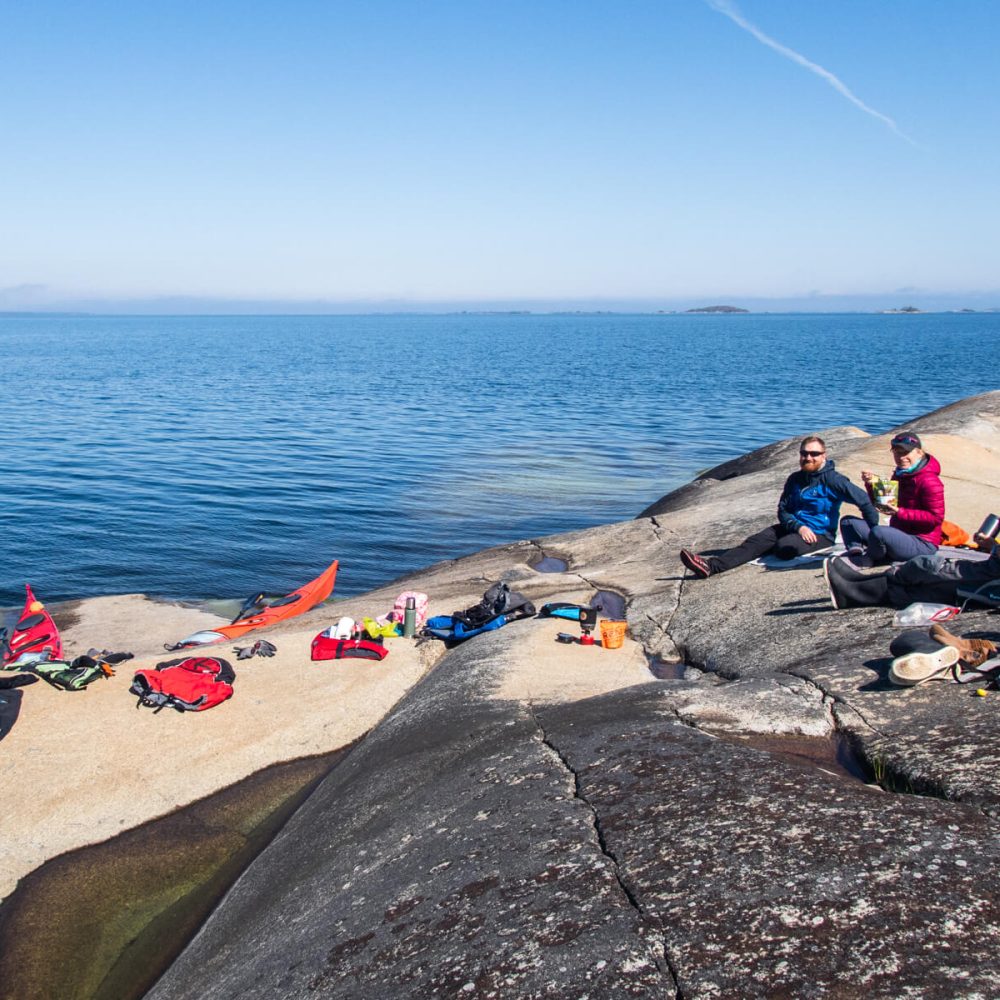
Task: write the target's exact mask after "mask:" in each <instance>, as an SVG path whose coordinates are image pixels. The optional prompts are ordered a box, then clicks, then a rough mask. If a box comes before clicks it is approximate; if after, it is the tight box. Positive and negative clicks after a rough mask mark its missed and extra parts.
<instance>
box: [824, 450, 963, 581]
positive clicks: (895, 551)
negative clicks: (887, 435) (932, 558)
mask: <svg viewBox="0 0 1000 1000" xmlns="http://www.w3.org/2000/svg"><path fill="white" fill-rule="evenodd" d="M890 448H891V449H892V458H893V461H894V462H895V463H896V468H895V471H894V472H893V474H892V478H893V479H895V480H896V482H897V483H898V484H899V499H898V504H897V505H896V506H893V505H891V504H876V507H877V508H878V509H879V510H880V511H882V513H884V514H890V515H891V517H890V518H889V523H888V525H878V526H877V527H874V528H869V526H868V525H867V524H866V523H865V522H864V521H863V520H861V518H857V517H845V518H843V519H842V520H841V522H840V533H841V536H842V537H843V539H844V545H846V546H847V554H848V557H849V558H850V559H851V561H852V562H853V563H854V564H855V565H858V566H877V565H879V564H881V563H890V562H904V561H905V560H907V559H912V558H913V557H914V556H924V555H929V554H931V553H932V552H936V551H937V547H938V546H939V545H940V544H941V523H942V522H943V521H944V483H942V482H941V465H940V463H939V462H938V460H937V459H936V458H935V457H934V456H933V455H928V454H927V452H925V451H924V449H923V445H922V444H921V442H920V438H919V437H917V435H916V434H913V433H912V432H910V431H904V432H903V433H902V434H897V435H896V436H895V437H894V438H893V439H892V443H891V444H890ZM861 478H862V479H863V480H864V484H865V487H866V489H867V490H868V495H869V496H871V497H872V499H873V500H874V499H875V495H874V491H873V489H872V480H873V479H874V478H875V474H874V473H873V472H870V471H869V470H868V469H865V470H864V471H863V472H862V473H861Z"/></svg>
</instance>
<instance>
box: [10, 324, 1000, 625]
mask: <svg viewBox="0 0 1000 1000" xmlns="http://www.w3.org/2000/svg"><path fill="white" fill-rule="evenodd" d="M998 333H1000V315H990V314H983V315H980V314H976V315H930V314H927V315H916V316H873V315H835V316H831V315H738V316H634V315H580V316H576V315H557V316H542V315H539V316H531V315H448V316H424V315H389V316H331V317H328V316H324V317H297V316H296V317H287V316H266V317H190V316H184V317H134V316H130V317H119V316H115V317H107V316H86V317H69V316H65V317H52V316H37V317H17V316H7V317H0V370H2V374H3V384H4V392H3V396H2V399H0V418H2V426H3V427H4V428H5V433H4V435H3V439H4V448H3V480H2V481H3V492H2V497H0V505H2V506H0V510H2V526H0V555H2V558H0V604H3V605H17V604H20V602H21V600H22V597H23V590H22V586H23V583H24V582H25V581H29V582H30V583H31V584H32V585H33V587H34V588H35V590H36V591H37V593H38V595H39V596H41V597H42V598H43V599H44V600H47V601H55V600H62V599H67V598H74V597H84V596H93V595H98V594H111V593H128V592H144V593H148V594H151V595H156V596H162V597H168V598H179V599H188V600H202V599H208V598H219V597H225V598H229V597H243V596H246V595H247V594H248V593H249V592H251V591H253V590H255V589H258V588H259V589H262V590H267V591H268V592H275V593H277V592H285V591H287V590H289V589H292V588H294V587H296V586H298V585H299V584H300V583H302V582H304V581H305V580H306V579H309V578H311V577H312V576H314V575H315V574H316V573H318V572H319V571H320V570H321V569H322V568H323V567H324V566H325V565H326V564H327V563H328V562H329V561H330V560H331V559H332V558H333V557H334V556H339V558H340V559H341V571H340V576H339V578H338V583H337V592H338V593H340V594H349V593H357V592H360V591H362V590H365V589H367V588H370V587H372V586H374V585H376V584H379V583H381V582H384V581H386V580H388V579H390V578H392V577H395V576H397V575H399V574H401V573H403V572H405V571H408V570H411V569H414V568H417V567H420V566H424V565H426V564H428V563H431V562H434V561H435V560H439V559H444V558H448V557H453V556H458V555H462V554H464V553H468V552H470V551H473V550H475V549H478V548H481V547H483V546H486V545H491V544H494V543H498V542H504V541H509V540H513V539H518V538H524V537H530V536H537V535H541V534H549V533H552V532H558V531H565V530H569V529H574V528H582V527H585V526H588V525H593V524H598V523H601V522H605V521H612V520H618V519H624V518H629V517H632V516H634V515H635V514H636V513H638V512H639V511H640V510H641V509H642V508H643V507H645V506H646V505H647V504H649V503H651V502H652V501H653V500H655V499H657V498H658V497H659V496H661V495H662V494H664V493H666V492H667V491H668V490H670V489H673V488H674V487H676V486H679V485H681V484H682V483H684V482H686V481H687V480H688V479H690V478H691V477H692V476H693V475H694V474H695V473H697V472H698V471H699V470H701V469H704V468H706V467H707V466H711V465H715V464H716V463H718V462H720V461H723V460H725V459H727V458H730V457H732V456H734V455H737V454H740V453H742V452H745V451H747V450H748V449H751V448H754V447H757V446H759V445H761V444H764V443H766V442H769V441H772V440H774V439H776V438H781V437H785V436H788V435H791V434H800V433H802V432H805V431H809V430H812V429H813V428H823V427H828V426H831V425H835V424H857V425H859V426H861V427H863V428H865V429H866V430H869V431H881V430H884V429H886V428H888V427H889V426H891V425H894V424H897V423H899V422H901V421H903V420H905V419H906V418H908V417H912V416H915V415H918V414H921V413H924V412H926V411H928V410H931V409H934V408H935V407H938V406H941V405H943V404H945V403H948V402H951V401H953V400H956V399H959V398H961V397H963V396H968V395H970V394H972V393H977V392H981V391H984V390H987V389H993V388H996V387H997V385H998V378H997V373H998V372H1000V336H998Z"/></svg>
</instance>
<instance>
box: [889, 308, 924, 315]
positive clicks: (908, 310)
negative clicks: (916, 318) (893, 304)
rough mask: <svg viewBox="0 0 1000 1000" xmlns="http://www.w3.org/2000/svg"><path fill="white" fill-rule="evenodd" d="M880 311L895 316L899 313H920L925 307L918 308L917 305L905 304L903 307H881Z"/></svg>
mask: <svg viewBox="0 0 1000 1000" xmlns="http://www.w3.org/2000/svg"><path fill="white" fill-rule="evenodd" d="M879 312H881V313H882V315H883V316H893V315H896V314H898V313H919V312H923V309H918V308H917V307H916V306H903V308H902V309H880V310H879Z"/></svg>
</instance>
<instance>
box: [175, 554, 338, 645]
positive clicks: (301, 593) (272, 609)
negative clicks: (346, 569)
mask: <svg viewBox="0 0 1000 1000" xmlns="http://www.w3.org/2000/svg"><path fill="white" fill-rule="evenodd" d="M337 566H338V560H336V559H334V560H333V562H332V563H330V565H329V566H327V568H326V569H325V570H323V572H322V573H320V575H319V576H318V577H316V579H315V580H311V581H310V582H309V583H307V584H304V585H303V586H301V587H299V589H298V590H293V591H292V592H291V593H290V594H288V595H286V596H285V597H279V598H278V599H277V600H275V601H271V602H270V604H268V605H267V606H266V607H262V608H251V609H250V610H249V611H247V612H244V613H242V614H241V615H240V616H239V617H238V618H237V619H236V620H235V621H234V622H233V623H232V624H230V625H222V626H220V627H219V628H217V629H211V630H208V631H202V632H195V633H194V635H190V636H188V637H187V638H186V639H182V640H181V641H180V642H179V643H177V644H176V645H174V646H168V647H167V648H168V649H183V648H186V647H189V646H203V645H207V644H208V643H211V642H221V641H222V640H223V639H238V638H239V637H240V636H243V635H246V634H247V632H253V631H254V630H255V629H258V628H266V627H267V626H268V625H277V624H278V622H283V621H286V620H287V619H289V618H294V617H295V616H296V615H301V614H302V613H303V612H305V611H308V610H309V609H310V608H314V607H316V605H317V604H319V603H320V602H321V601H325V600H326V599H327V598H328V597H329V596H330V594H332V593H333V584H334V582H335V581H336V579H337Z"/></svg>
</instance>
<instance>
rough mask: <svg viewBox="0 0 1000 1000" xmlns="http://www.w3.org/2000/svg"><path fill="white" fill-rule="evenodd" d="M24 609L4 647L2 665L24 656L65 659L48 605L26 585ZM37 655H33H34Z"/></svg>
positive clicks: (13, 662)
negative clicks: (46, 608) (47, 608)
mask: <svg viewBox="0 0 1000 1000" xmlns="http://www.w3.org/2000/svg"><path fill="white" fill-rule="evenodd" d="M24 595H25V596H24V610H23V611H22V612H21V617H20V618H19V619H18V620H17V624H16V625H15V626H14V628H13V631H12V632H11V634H10V637H9V638H8V639H6V641H5V642H4V644H3V646H4V648H3V654H2V655H3V664H2V665H3V666H5V667H7V666H12V665H13V664H15V663H16V662H17V661H18V660H19V659H21V657H22V656H23V657H30V659H36V660H59V659H61V658H62V639H60V637H59V629H57V628H56V623H55V622H54V621H53V620H52V616H51V615H50V614H49V613H48V611H46V610H45V605H44V604H42V602H41V601H39V600H38V599H37V598H36V597H35V595H34V594H33V593H32V592H31V587H29V586H28V584H25V585H24ZM31 654H34V655H31Z"/></svg>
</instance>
